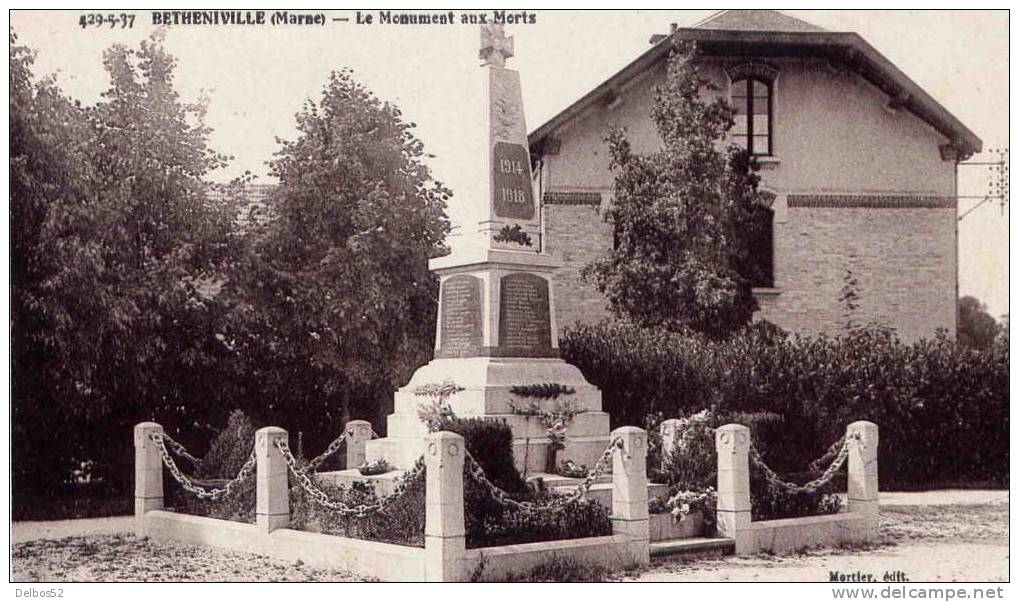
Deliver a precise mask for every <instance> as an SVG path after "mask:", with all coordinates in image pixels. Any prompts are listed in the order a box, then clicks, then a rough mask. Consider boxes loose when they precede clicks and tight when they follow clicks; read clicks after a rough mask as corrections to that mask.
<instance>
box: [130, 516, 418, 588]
mask: <svg viewBox="0 0 1019 602" xmlns="http://www.w3.org/2000/svg"><path fill="white" fill-rule="evenodd" d="M144 534H145V535H146V536H148V537H149V538H151V539H154V540H161V541H162V540H173V541H179V542H182V543H188V544H195V545H204V546H212V547H216V548H225V549H228V550H235V551H237V552H247V553H251V554H262V555H265V556H269V557H270V558H276V559H278V560H285V561H297V560H300V561H301V562H304V563H306V564H311V565H317V566H325V567H333V568H340V569H346V570H349V571H352V572H355V573H359V574H361V575H365V576H369V577H374V578H376V579H381V580H383V581H424V580H425V550H424V548H413V547H409V546H398V545H394V544H388V543H381V542H377V541H364V540H360V539H350V538H347V537H337V536H335V535H324V534H321V533H310V532H308V531H297V530H294V529H276V530H274V531H272V532H270V533H265V532H264V531H262V530H261V529H259V528H258V526H257V525H252V524H248V523H238V522H233V521H228V520H220V519H216V518H207V517H204V516H191V515H187V514H177V513H175V512H165V511H161V510H153V511H150V512H148V513H147V514H146V515H145V520H144Z"/></svg>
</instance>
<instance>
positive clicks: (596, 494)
mask: <svg viewBox="0 0 1019 602" xmlns="http://www.w3.org/2000/svg"><path fill="white" fill-rule="evenodd" d="M551 489H552V491H554V492H556V493H566V494H569V493H573V491H574V490H575V489H576V485H560V486H558V487H553V488H551ZM668 491H669V486H668V485H664V484H661V483H648V485H647V495H648V499H651V498H653V497H664V496H665V494H666V493H667V492H668ZM587 499H589V500H594V501H596V502H598V503H599V504H601V505H602V506H605V507H606V508H612V483H611V482H609V483H596V484H594V485H591V488H590V489H588V490H587Z"/></svg>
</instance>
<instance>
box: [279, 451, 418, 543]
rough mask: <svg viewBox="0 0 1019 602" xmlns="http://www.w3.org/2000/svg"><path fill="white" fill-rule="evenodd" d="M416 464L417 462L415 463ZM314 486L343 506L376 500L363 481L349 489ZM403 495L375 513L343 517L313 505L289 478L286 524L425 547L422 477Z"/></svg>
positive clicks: (409, 484)
mask: <svg viewBox="0 0 1019 602" xmlns="http://www.w3.org/2000/svg"><path fill="white" fill-rule="evenodd" d="M419 462H420V460H419ZM313 480H314V481H315V484H316V486H317V487H318V488H319V489H321V490H323V491H325V492H326V494H327V495H328V496H329V498H330V499H331V500H337V501H342V502H343V503H345V504H346V505H347V506H357V505H358V504H366V505H367V504H373V503H375V502H376V501H377V500H378V496H377V495H376V494H375V491H374V489H372V486H371V485H370V484H369V483H368V482H367V481H358V482H355V483H352V484H351V485H350V486H349V487H344V486H339V485H333V484H332V483H326V482H323V481H321V480H318V479H315V478H313ZM405 484H406V488H405V489H404V493H403V495H401V496H400V497H399V498H397V499H396V500H394V501H393V502H392V503H391V504H389V505H388V506H386V507H385V508H384V509H383V510H381V511H379V512H372V513H370V514H367V515H366V516H364V517H358V516H355V515H343V514H340V513H338V512H333V511H330V510H328V509H326V508H322V507H321V506H319V505H318V504H315V503H314V502H312V500H310V499H309V498H308V495H307V493H305V491H304V490H303V489H302V488H301V487H300V486H298V485H296V484H294V483H293V479H291V487H290V524H291V527H292V528H294V529H301V530H305V531H313V532H317V533H327V534H329V535H339V536H341V537H350V538H353V539H365V540H370V541H381V542H386V543H392V544H397V545H403V546H413V547H418V548H423V547H424V546H425V477H424V473H423V472H422V473H420V475H418V476H417V477H416V478H413V479H409V480H407V481H406V483H405Z"/></svg>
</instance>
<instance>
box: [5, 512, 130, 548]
mask: <svg viewBox="0 0 1019 602" xmlns="http://www.w3.org/2000/svg"><path fill="white" fill-rule="evenodd" d="M132 531H134V517H133V516H110V517H107V518H77V519H73V520H32V521H20V522H16V523H14V524H13V525H12V527H11V543H24V542H26V541H34V540H36V539H60V538H61V537H81V536H84V535H110V534H112V533H130V532H132Z"/></svg>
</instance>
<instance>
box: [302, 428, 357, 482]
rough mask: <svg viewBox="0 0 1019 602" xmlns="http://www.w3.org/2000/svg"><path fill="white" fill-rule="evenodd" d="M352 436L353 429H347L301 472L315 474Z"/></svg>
mask: <svg viewBox="0 0 1019 602" xmlns="http://www.w3.org/2000/svg"><path fill="white" fill-rule="evenodd" d="M352 436H354V431H353V430H352V429H347V430H346V431H344V432H343V434H342V435H340V436H339V437H337V438H335V439H333V442H332V443H330V444H329V446H328V447H326V450H325V451H324V452H322V453H321V454H319V455H317V456H315V457H314V458H312V459H311V461H310V462H308V464H307V465H306V466H305V467H304V468H302V469H301V470H302V471H304V472H315V469H317V468H318V467H319V466H320V465H321V464H322V463H323V462H325V461H326V458H328V457H329V456H331V455H333V454H335V453H336V451H337V450H339V449H340V446H341V445H343V444H344V443H346V442H347V439H348V438H350V437H352Z"/></svg>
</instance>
